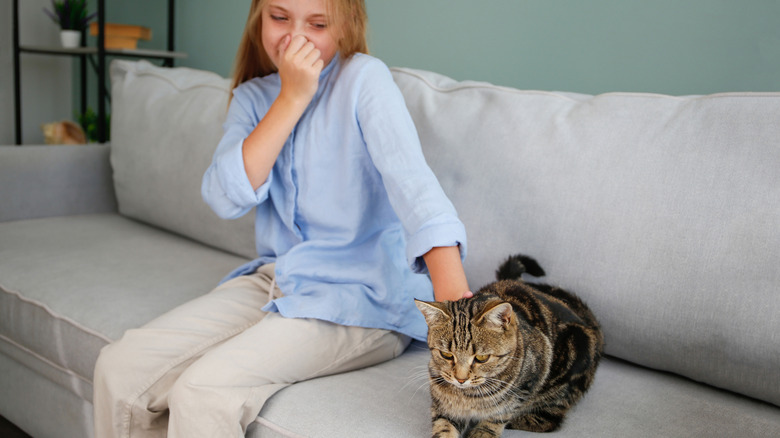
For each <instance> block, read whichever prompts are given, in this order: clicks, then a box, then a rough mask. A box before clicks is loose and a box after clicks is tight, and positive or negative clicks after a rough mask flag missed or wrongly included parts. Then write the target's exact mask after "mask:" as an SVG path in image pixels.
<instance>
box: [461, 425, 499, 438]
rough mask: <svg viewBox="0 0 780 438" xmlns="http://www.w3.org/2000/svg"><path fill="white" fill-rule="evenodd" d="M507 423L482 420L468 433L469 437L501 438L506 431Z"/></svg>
mask: <svg viewBox="0 0 780 438" xmlns="http://www.w3.org/2000/svg"><path fill="white" fill-rule="evenodd" d="M504 426H506V424H505V423H501V422H494V421H480V422H479V423H477V424H476V425H475V426H474V428H473V429H471V430H470V431H469V433H468V435H467V437H468V438H499V437H500V436H501V434H503V433H504Z"/></svg>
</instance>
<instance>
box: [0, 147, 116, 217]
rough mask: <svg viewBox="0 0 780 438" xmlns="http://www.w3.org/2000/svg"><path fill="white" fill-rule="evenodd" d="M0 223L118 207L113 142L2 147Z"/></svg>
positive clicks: (106, 210) (105, 211)
mask: <svg viewBox="0 0 780 438" xmlns="http://www.w3.org/2000/svg"><path fill="white" fill-rule="evenodd" d="M0 187H2V190H0V222H3V221H12V220H19V219H31V218H36V217H46V216H62V215H70V214H91V213H109V212H116V209H117V207H116V197H115V196H114V189H113V185H112V184H111V169H110V167H109V164H108V146H107V145H78V146H72V145H57V146H0Z"/></svg>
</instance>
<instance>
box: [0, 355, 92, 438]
mask: <svg viewBox="0 0 780 438" xmlns="http://www.w3.org/2000/svg"><path fill="white" fill-rule="evenodd" d="M26 365H27V364H22V363H21V362H17V361H16V360H14V359H13V358H11V357H9V356H6V355H5V354H0V414H2V415H3V417H5V418H7V419H10V420H12V421H13V423H14V424H15V425H16V426H18V427H19V428H21V429H22V430H24V431H25V432H26V433H27V434H28V435H30V436H31V437H34V438H92V437H93V433H92V403H90V402H89V401H87V400H85V399H83V398H81V397H79V396H77V395H75V394H74V393H73V392H72V391H70V390H68V389H65V387H63V386H61V385H59V384H57V383H54V381H52V380H49V379H47V378H42V377H41V375H40V374H38V373H37V370H36V369H35V368H32V367H28V366H26Z"/></svg>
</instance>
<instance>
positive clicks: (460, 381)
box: [455, 377, 468, 383]
mask: <svg viewBox="0 0 780 438" xmlns="http://www.w3.org/2000/svg"><path fill="white" fill-rule="evenodd" d="M455 380H457V381H458V383H464V382H466V380H468V379H458V378H457V377H456V378H455Z"/></svg>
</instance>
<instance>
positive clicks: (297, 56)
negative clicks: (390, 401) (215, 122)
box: [94, 0, 471, 438]
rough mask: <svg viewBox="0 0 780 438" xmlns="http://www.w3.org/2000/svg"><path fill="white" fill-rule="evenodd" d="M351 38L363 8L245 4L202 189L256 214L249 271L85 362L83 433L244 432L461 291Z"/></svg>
mask: <svg viewBox="0 0 780 438" xmlns="http://www.w3.org/2000/svg"><path fill="white" fill-rule="evenodd" d="M365 28H366V14H365V6H364V4H363V1H362V0H253V2H252V7H251V10H250V14H249V19H248V21H247V25H246V30H245V32H244V36H243V38H242V41H241V46H240V48H239V52H238V56H237V62H236V69H235V70H236V72H235V78H234V91H233V97H232V100H231V103H230V107H229V109H228V115H227V120H226V122H225V125H224V129H225V133H224V137H223V138H222V140H221V141H220V143H219V145H218V147H217V150H216V152H215V154H214V158H213V161H212V164H211V166H210V167H209V168H208V170H207V171H206V173H205V175H204V177H203V186H202V193H203V197H204V199H205V200H206V202H207V203H208V204H209V205H210V206H211V208H212V209H213V210H214V211H215V212H216V213H217V214H218V215H220V216H221V217H223V218H235V217H239V216H242V215H244V214H246V213H247V212H249V211H250V210H252V209H255V211H256V213H255V214H256V220H255V232H256V247H257V251H258V254H259V256H260V257H259V258H258V259H256V260H254V261H253V262H251V263H248V264H246V265H244V266H241V267H240V268H238V269H237V270H236V271H234V272H233V273H232V274H230V275H229V276H228V278H227V281H225V282H223V283H222V284H221V285H220V286H219V287H217V288H216V289H215V290H214V291H212V292H211V293H209V294H207V295H205V296H203V297H201V298H199V299H196V300H194V301H192V302H190V303H187V304H185V305H183V306H181V307H179V308H177V309H174V310H173V311H171V312H169V313H168V314H166V315H163V316H161V317H160V318H158V319H157V320H155V321H153V322H151V323H149V324H148V325H146V326H144V327H143V328H141V329H138V330H130V331H128V332H127V333H126V334H125V335H124V337H123V338H122V339H121V340H120V341H118V342H117V343H115V344H112V345H109V346H107V347H106V348H105V349H104V350H103V351H102V352H101V356H100V358H99V359H98V363H97V366H96V371H95V398H94V400H95V403H94V404H95V423H96V436H99V437H111V436H141V435H143V436H152V435H154V436H164V435H165V432H166V430H167V434H168V436H169V437H188V438H189V437H217V436H218V437H227V436H234V437H239V436H244V434H245V432H246V428H247V426H248V425H249V424H250V423H251V422H252V421H254V419H255V418H256V417H257V415H258V413H259V412H260V409H261V408H262V406H263V404H264V403H265V401H266V400H267V399H268V398H269V397H270V396H271V395H273V394H274V393H275V392H276V391H278V390H279V389H281V388H283V387H284V386H286V385H289V384H291V383H294V382H298V381H301V380H306V379H311V378H314V377H318V376H324V375H328V374H333V373H339V372H344V371H348V370H353V369H357V368H360V367H365V366H369V365H373V364H376V363H379V362H382V361H385V360H388V359H390V358H393V357H395V356H397V355H399V354H400V353H401V352H403V350H404V349H405V348H406V346H407V345H408V343H409V341H410V339H411V338H415V339H419V340H424V339H425V337H426V325H425V321H424V319H423V317H422V315H421V314H420V313H419V311H418V310H417V308H416V306H415V305H414V300H413V298H415V297H416V298H420V299H424V300H430V299H432V298H433V296H432V295H434V296H435V298H436V299H437V300H456V299H460V298H462V297H468V296H470V295H471V293H470V292H468V284H467V282H466V277H465V274H464V273H463V267H462V264H461V260H462V257H465V247H466V236H465V231H464V228H463V225H462V223H461V222H460V221H459V220H458V218H457V215H456V212H455V210H454V208H453V206H452V204H451V203H450V202H449V200H448V199H447V198H446V196H445V195H444V193H443V191H442V190H441V187H440V186H439V184H438V182H437V181H436V178H435V177H434V175H433V173H432V172H431V170H430V169H429V168H428V166H427V165H426V163H425V160H424V157H423V155H422V152H421V148H420V144H419V139H418V138H417V133H416V130H415V127H414V125H413V123H412V120H411V117H410V116H409V113H408V111H407V109H406V106H405V104H404V100H403V97H402V96H401V93H400V91H399V90H398V88H397V87H396V86H395V83H394V82H393V79H392V76H391V74H390V72H389V70H388V69H387V67H386V66H385V65H384V64H383V63H381V62H380V61H379V60H377V59H375V58H372V57H370V56H368V55H366V54H365V52H366V38H365ZM424 273H429V274H430V279H429V278H428V276H426V275H420V274H424ZM166 411H168V412H169V415H168V418H167V422H166Z"/></svg>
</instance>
